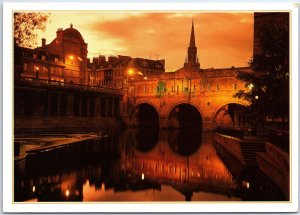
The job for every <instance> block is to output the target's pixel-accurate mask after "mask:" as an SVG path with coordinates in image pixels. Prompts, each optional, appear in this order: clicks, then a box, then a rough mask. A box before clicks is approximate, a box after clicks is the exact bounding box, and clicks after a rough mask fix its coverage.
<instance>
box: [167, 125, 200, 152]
mask: <svg viewBox="0 0 300 215" xmlns="http://www.w3.org/2000/svg"><path fill="white" fill-rule="evenodd" d="M167 134H168V135H167V136H168V143H169V145H170V147H171V148H172V150H173V151H174V152H175V153H177V154H180V155H183V156H189V155H191V154H193V153H195V152H196V151H197V150H198V148H199V147H200V146H201V144H202V131H201V130H199V129H191V128H189V129H171V130H168V131H167Z"/></svg>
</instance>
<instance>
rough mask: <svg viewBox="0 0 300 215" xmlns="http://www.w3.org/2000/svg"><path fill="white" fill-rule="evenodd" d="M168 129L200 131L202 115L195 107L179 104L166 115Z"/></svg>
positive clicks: (183, 103)
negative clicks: (196, 129) (194, 129)
mask: <svg viewBox="0 0 300 215" xmlns="http://www.w3.org/2000/svg"><path fill="white" fill-rule="evenodd" d="M167 119H168V126H167V127H168V128H199V129H200V130H202V124H203V115H202V113H201V111H200V110H199V108H197V106H195V105H193V104H191V103H187V102H179V103H176V104H174V105H173V106H172V107H171V108H170V110H169V111H168V113H167Z"/></svg>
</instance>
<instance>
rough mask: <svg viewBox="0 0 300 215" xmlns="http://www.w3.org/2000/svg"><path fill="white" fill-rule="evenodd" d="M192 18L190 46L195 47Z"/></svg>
mask: <svg viewBox="0 0 300 215" xmlns="http://www.w3.org/2000/svg"><path fill="white" fill-rule="evenodd" d="M195 46H196V45H195V33H194V19H193V18H192V30H191V38H190V47H195Z"/></svg>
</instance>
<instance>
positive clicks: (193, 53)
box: [184, 20, 200, 69]
mask: <svg viewBox="0 0 300 215" xmlns="http://www.w3.org/2000/svg"><path fill="white" fill-rule="evenodd" d="M184 67H185V68H193V69H199V68H200V64H199V61H198V57H197V47H196V43H195V32H194V20H192V30H191V37H190V44H189V47H188V53H187V61H186V62H185V63H184Z"/></svg>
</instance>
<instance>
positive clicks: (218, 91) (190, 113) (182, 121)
mask: <svg viewBox="0 0 300 215" xmlns="http://www.w3.org/2000/svg"><path fill="white" fill-rule="evenodd" d="M238 70H243V71H250V69H249V68H229V69H207V70H200V71H197V72H196V71H195V72H191V71H185V70H179V71H177V72H172V73H163V74H161V75H153V76H151V75H149V76H142V75H140V76H135V77H128V85H127V89H125V93H124V98H123V101H125V102H124V104H123V117H124V119H125V122H126V124H127V125H129V126H138V125H148V126H149V125H153V124H158V126H159V127H160V128H179V127H180V128H183V127H187V128H191V127H193V126H198V125H200V126H201V127H202V130H212V129H214V128H215V127H216V126H217V125H218V124H223V125H234V126H244V125H245V124H246V123H247V122H246V121H245V120H247V119H245V118H243V119H241V118H240V119H239V113H241V111H240V110H241V108H242V106H248V105H249V104H248V102H247V101H245V100H242V99H238V98H234V97H233V95H234V94H235V93H236V92H237V91H238V90H240V89H246V88H245V84H244V83H242V82H240V81H239V80H237V79H236V73H237V71H238Z"/></svg>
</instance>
